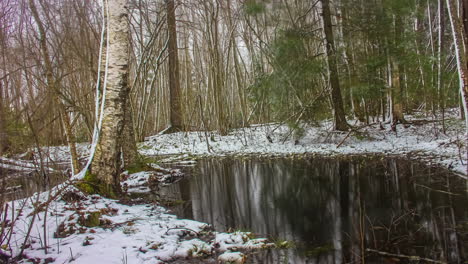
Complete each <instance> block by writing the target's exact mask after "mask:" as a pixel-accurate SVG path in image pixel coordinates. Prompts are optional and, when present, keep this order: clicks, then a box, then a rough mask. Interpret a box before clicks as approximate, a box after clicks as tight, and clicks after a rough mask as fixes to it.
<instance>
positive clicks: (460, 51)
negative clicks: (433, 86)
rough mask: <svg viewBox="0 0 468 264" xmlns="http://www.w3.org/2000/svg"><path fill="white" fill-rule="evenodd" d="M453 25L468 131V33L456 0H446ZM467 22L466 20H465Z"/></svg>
mask: <svg viewBox="0 0 468 264" xmlns="http://www.w3.org/2000/svg"><path fill="white" fill-rule="evenodd" d="M446 1H447V8H448V11H449V18H450V23H451V26H452V35H453V42H454V43H455V55H456V58H457V67H458V75H459V77H460V93H461V95H462V102H463V110H464V113H465V122H466V131H467V133H468V65H467V54H466V51H467V50H466V48H465V47H466V45H467V44H468V42H467V34H466V32H467V31H466V30H467V29H466V28H464V24H463V21H462V19H461V18H460V17H458V16H457V14H458V13H457V5H456V1H455V0H446ZM465 22H466V21H465ZM467 23H468V22H467Z"/></svg>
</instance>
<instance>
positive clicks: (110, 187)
mask: <svg viewBox="0 0 468 264" xmlns="http://www.w3.org/2000/svg"><path fill="white" fill-rule="evenodd" d="M126 5H127V0H112V1H109V2H108V9H109V14H108V25H109V32H108V38H109V42H108V43H109V46H108V47H107V49H108V57H107V60H108V65H109V66H108V72H107V80H106V81H107V85H106V87H105V94H104V96H105V102H104V112H103V120H102V128H101V133H100V137H99V141H98V144H97V146H96V152H95V154H94V159H93V161H92V163H91V167H90V174H88V175H87V176H88V177H85V180H88V181H89V180H94V181H97V183H99V184H98V189H97V190H96V189H95V190H94V191H95V192H98V193H101V194H103V195H106V196H115V195H116V194H117V193H118V192H120V181H119V176H120V173H121V170H122V166H121V165H122V156H124V155H123V153H122V150H123V140H128V139H125V138H124V136H123V135H124V127H125V126H124V123H125V110H126V104H128V97H129V92H130V89H129V85H128V62H129V36H128V30H129V23H128V10H127V6H126Z"/></svg>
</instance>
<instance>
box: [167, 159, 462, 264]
mask: <svg viewBox="0 0 468 264" xmlns="http://www.w3.org/2000/svg"><path fill="white" fill-rule="evenodd" d="M160 192H162V193H163V195H167V196H172V199H175V200H181V201H185V202H184V203H182V205H180V206H177V207H175V208H174V212H175V213H176V214H178V215H179V216H180V217H184V218H190V219H195V220H199V221H203V222H207V223H210V224H212V225H213V226H214V228H215V229H216V230H218V231H225V230H228V229H231V230H232V229H234V230H244V231H252V232H254V233H255V234H258V236H261V237H265V236H266V237H269V238H271V239H272V240H274V241H277V243H278V244H283V245H285V246H290V245H294V247H291V248H287V249H282V250H270V251H264V252H262V253H258V254H255V255H254V256H252V257H249V260H248V261H249V263H365V262H366V263H429V262H427V261H423V260H421V261H414V260H413V261H412V262H411V261H410V258H409V256H419V257H421V258H427V259H432V260H437V261H442V262H448V263H468V262H467V261H468V258H467V254H468V193H467V182H466V180H463V179H462V178H460V177H458V176H456V175H453V174H451V173H449V172H447V171H445V170H443V169H438V168H434V167H429V166H426V165H423V164H421V163H417V162H411V161H407V160H404V159H397V158H386V159H383V158H365V159H363V158H350V159H340V160H336V159H328V158H326V159H323V158H320V159H319V158H306V159H287V158H275V159H232V158H223V159H206V160H201V161H199V163H198V165H197V166H196V167H195V168H194V169H193V176H191V177H188V178H186V179H184V180H182V181H180V182H179V183H177V184H175V185H172V186H170V187H167V188H165V189H162V190H160ZM282 241H289V242H288V243H286V242H284V243H283V242H282ZM375 251H379V253H376V252H375Z"/></svg>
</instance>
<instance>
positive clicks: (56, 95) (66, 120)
mask: <svg viewBox="0 0 468 264" xmlns="http://www.w3.org/2000/svg"><path fill="white" fill-rule="evenodd" d="M29 6H30V8H31V12H32V14H33V17H34V20H35V21H36V23H37V27H38V30H39V35H40V39H39V42H40V46H41V52H42V56H43V59H44V67H45V76H46V81H47V85H48V89H49V92H50V93H52V96H53V100H54V102H55V103H56V104H57V107H58V109H59V112H60V118H61V120H62V123H63V127H64V130H65V135H66V138H67V143H68V146H69V148H70V155H71V163H72V173H73V174H75V173H78V172H79V170H80V164H79V162H78V154H77V151H76V144H75V142H76V140H75V135H74V134H73V131H72V126H71V122H70V116H69V115H68V113H67V110H66V107H65V105H64V104H63V102H62V99H61V98H60V88H59V83H58V81H57V80H56V79H55V78H54V72H53V68H52V63H51V61H50V56H49V49H48V47H47V40H46V33H45V29H44V25H43V24H42V20H41V19H40V17H39V13H38V12H37V8H36V4H35V3H34V0H29Z"/></svg>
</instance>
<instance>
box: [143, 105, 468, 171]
mask: <svg viewBox="0 0 468 264" xmlns="http://www.w3.org/2000/svg"><path fill="white" fill-rule="evenodd" d="M406 120H407V124H399V125H397V129H396V132H394V131H392V130H391V124H390V123H388V122H387V123H385V122H374V123H371V124H370V125H366V124H359V123H358V122H355V121H350V122H349V123H350V124H351V125H352V126H353V129H352V130H351V131H349V132H337V131H332V122H330V121H327V122H323V123H321V125H320V126H305V127H303V128H302V129H296V130H292V129H290V128H289V127H288V126H286V125H283V124H268V125H257V126H251V127H250V128H241V129H236V130H233V131H232V132H231V133H229V134H228V135H226V136H220V135H219V134H217V133H215V132H207V133H205V132H184V133H182V132H181V133H174V134H166V135H155V136H151V137H148V138H146V140H145V142H143V143H141V144H140V146H139V149H140V153H141V154H143V155H145V156H159V155H173V156H172V157H168V158H167V159H165V160H163V161H167V162H174V161H178V162H182V163H184V162H190V160H191V159H192V158H193V157H194V156H224V155H231V156H236V155H255V156H283V155H326V156H342V155H399V156H407V157H408V158H411V159H419V160H423V161H426V162H427V163H428V164H432V165H438V166H442V167H445V168H447V169H449V170H451V171H453V172H455V173H457V174H459V175H460V176H461V177H464V178H466V179H468V178H467V177H466V176H467V172H468V166H467V149H466V148H467V146H466V144H467V140H466V139H467V135H466V132H465V131H466V130H465V122H464V121H463V120H460V118H459V112H458V111H457V110H453V109H452V110H451V111H448V112H447V113H446V117H445V127H446V129H445V133H442V122H441V118H440V116H439V117H434V116H429V117H427V116H424V115H407V116H406ZM184 160H185V161H184Z"/></svg>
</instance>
